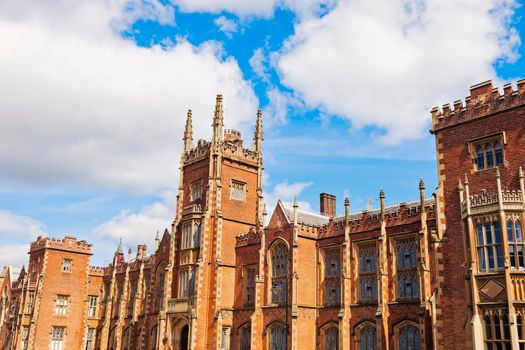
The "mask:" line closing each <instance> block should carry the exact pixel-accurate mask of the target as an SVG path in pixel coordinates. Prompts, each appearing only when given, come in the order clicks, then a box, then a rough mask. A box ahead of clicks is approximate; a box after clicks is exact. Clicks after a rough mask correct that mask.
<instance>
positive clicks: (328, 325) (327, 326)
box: [317, 321, 339, 350]
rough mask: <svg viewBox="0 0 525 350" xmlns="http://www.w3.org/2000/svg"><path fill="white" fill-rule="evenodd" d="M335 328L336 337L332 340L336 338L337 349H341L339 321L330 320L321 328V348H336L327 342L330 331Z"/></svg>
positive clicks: (319, 347) (324, 349)
mask: <svg viewBox="0 0 525 350" xmlns="http://www.w3.org/2000/svg"><path fill="white" fill-rule="evenodd" d="M334 329H335V330H336V338H335V339H332V340H335V349H339V323H338V322H336V321H328V322H326V323H325V324H324V325H322V326H321V327H320V328H319V344H317V345H318V349H319V350H334V348H333V347H332V348H331V347H330V346H329V345H328V344H327V341H328V340H329V339H328V332H330V331H333V330H334Z"/></svg>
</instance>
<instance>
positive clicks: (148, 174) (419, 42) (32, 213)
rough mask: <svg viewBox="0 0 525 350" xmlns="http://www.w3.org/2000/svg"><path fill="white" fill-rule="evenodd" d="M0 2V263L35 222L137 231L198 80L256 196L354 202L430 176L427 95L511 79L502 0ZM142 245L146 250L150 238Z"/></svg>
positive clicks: (150, 232)
mask: <svg viewBox="0 0 525 350" xmlns="http://www.w3.org/2000/svg"><path fill="white" fill-rule="evenodd" d="M378 1H380V2H381V4H377V3H374V4H372V2H369V1H367V0H352V1H344V0H258V1H256V0H224V1H221V0H171V1H169V0H163V1H159V0H112V1H102V0H100V1H99V0H96V1H91V2H79V3H77V2H56V1H36V0H35V1H31V0H27V1H21V2H16V3H12V2H1V1H0V37H2V38H5V40H3V41H4V43H3V45H2V46H1V47H0V76H2V77H3V78H2V80H1V81H0V119H1V121H2V126H3V127H2V128H0V168H1V169H2V171H1V172H0V265H3V264H7V263H10V262H11V263H14V264H18V265H19V264H23V263H24V262H25V260H26V258H27V256H26V255H25V253H26V252H27V248H28V243H29V241H31V240H33V239H34V238H36V236H38V234H40V233H43V234H46V235H49V236H54V237H61V236H63V235H65V234H72V235H75V236H77V237H79V238H82V239H86V240H88V241H90V242H93V243H94V245H95V256H94V257H93V263H94V264H104V263H107V262H109V261H110V259H111V254H112V252H113V250H114V248H115V247H116V244H117V242H118V239H119V238H123V240H124V245H126V246H131V247H133V249H135V247H136V244H137V243H141V242H146V243H148V245H149V246H150V247H151V246H152V245H153V238H154V236H155V231H156V230H163V228H164V227H169V226H170V223H171V220H172V219H173V214H174V210H175V208H174V206H175V193H176V192H175V190H176V188H177V185H178V162H179V155H180V150H181V146H182V141H181V137H182V127H183V122H184V118H185V111H186V110H187V109H188V108H192V109H193V111H194V113H193V115H194V128H195V130H194V132H195V138H209V137H210V134H211V127H210V123H211V118H212V111H213V104H214V96H215V94H217V93H222V94H224V96H225V122H226V127H232V128H236V129H239V130H241V132H242V133H243V136H244V139H245V140H246V143H249V142H251V138H252V135H251V133H252V130H253V124H254V122H255V115H256V110H257V108H261V109H263V112H264V126H265V130H264V131H265V144H264V162H265V182H264V183H265V184H264V186H265V188H264V190H265V198H266V201H267V203H268V205H269V206H273V205H275V202H276V200H277V199H278V198H281V199H282V200H284V201H285V202H289V201H291V200H292V199H293V197H294V195H297V196H298V197H299V200H300V206H301V208H303V209H305V210H312V211H317V210H318V202H319V200H318V196H319V193H320V192H330V193H333V194H335V195H336V196H337V198H338V209H339V210H341V209H342V201H343V198H344V196H346V195H348V196H349V197H350V201H351V206H352V209H353V210H354V211H359V210H362V209H364V208H366V207H367V203H368V201H369V199H370V198H371V200H372V205H373V206H374V207H375V206H376V205H377V194H378V192H379V189H380V188H384V190H385V192H386V195H387V202H388V203H391V204H393V203H396V202H399V201H407V200H413V199H415V198H417V196H418V190H417V188H418V182H419V178H423V179H424V180H425V182H426V185H427V191H428V195H431V193H432V191H433V189H434V188H435V186H436V167H435V158H434V140H433V137H432V136H431V135H430V134H429V133H428V130H429V129H430V114H429V110H430V109H431V108H432V107H433V106H435V105H441V104H443V103H447V102H452V101H454V100H456V99H458V98H464V97H465V96H467V95H468V88H469V86H470V85H473V84H475V83H478V82H481V81H484V80H488V79H493V80H494V81H495V82H496V84H497V85H498V86H501V85H502V84H503V83H507V82H512V83H514V84H515V81H516V80H517V79H520V78H523V68H525V61H524V58H523V48H522V45H521V41H522V40H523V39H522V38H523V33H524V32H525V24H524V22H523V19H522V17H523V14H524V10H523V7H522V6H521V4H520V3H519V2H517V1H512V0H492V1H489V0H477V1H472V0H459V1H456V0H454V1H452V0H450V1H448V0H447V1H445V0H394V1H392V0H378ZM150 251H151V250H150Z"/></svg>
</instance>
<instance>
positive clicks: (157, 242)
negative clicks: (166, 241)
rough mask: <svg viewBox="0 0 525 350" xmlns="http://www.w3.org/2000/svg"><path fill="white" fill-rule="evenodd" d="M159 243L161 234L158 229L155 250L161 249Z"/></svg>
mask: <svg viewBox="0 0 525 350" xmlns="http://www.w3.org/2000/svg"><path fill="white" fill-rule="evenodd" d="M159 245H160V235H159V231H158V230H157V234H156V235H155V251H156V250H157V249H159Z"/></svg>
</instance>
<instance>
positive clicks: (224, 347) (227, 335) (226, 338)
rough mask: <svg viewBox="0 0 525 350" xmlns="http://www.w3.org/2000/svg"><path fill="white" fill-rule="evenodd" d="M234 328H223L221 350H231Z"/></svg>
mask: <svg viewBox="0 0 525 350" xmlns="http://www.w3.org/2000/svg"><path fill="white" fill-rule="evenodd" d="M231 334H232V327H231V326H223V327H222V331H221V350H230V348H231V341H232V337H231Z"/></svg>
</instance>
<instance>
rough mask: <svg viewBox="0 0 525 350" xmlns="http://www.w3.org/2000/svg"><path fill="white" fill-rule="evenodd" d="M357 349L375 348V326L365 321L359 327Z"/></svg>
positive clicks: (370, 349)
mask: <svg viewBox="0 0 525 350" xmlns="http://www.w3.org/2000/svg"><path fill="white" fill-rule="evenodd" d="M358 339H359V340H358V341H359V346H358V347H357V348H358V349H359V350H377V332H376V327H375V325H373V324H372V323H370V322H366V323H365V324H364V325H362V326H361V327H360V329H359V336H358Z"/></svg>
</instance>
